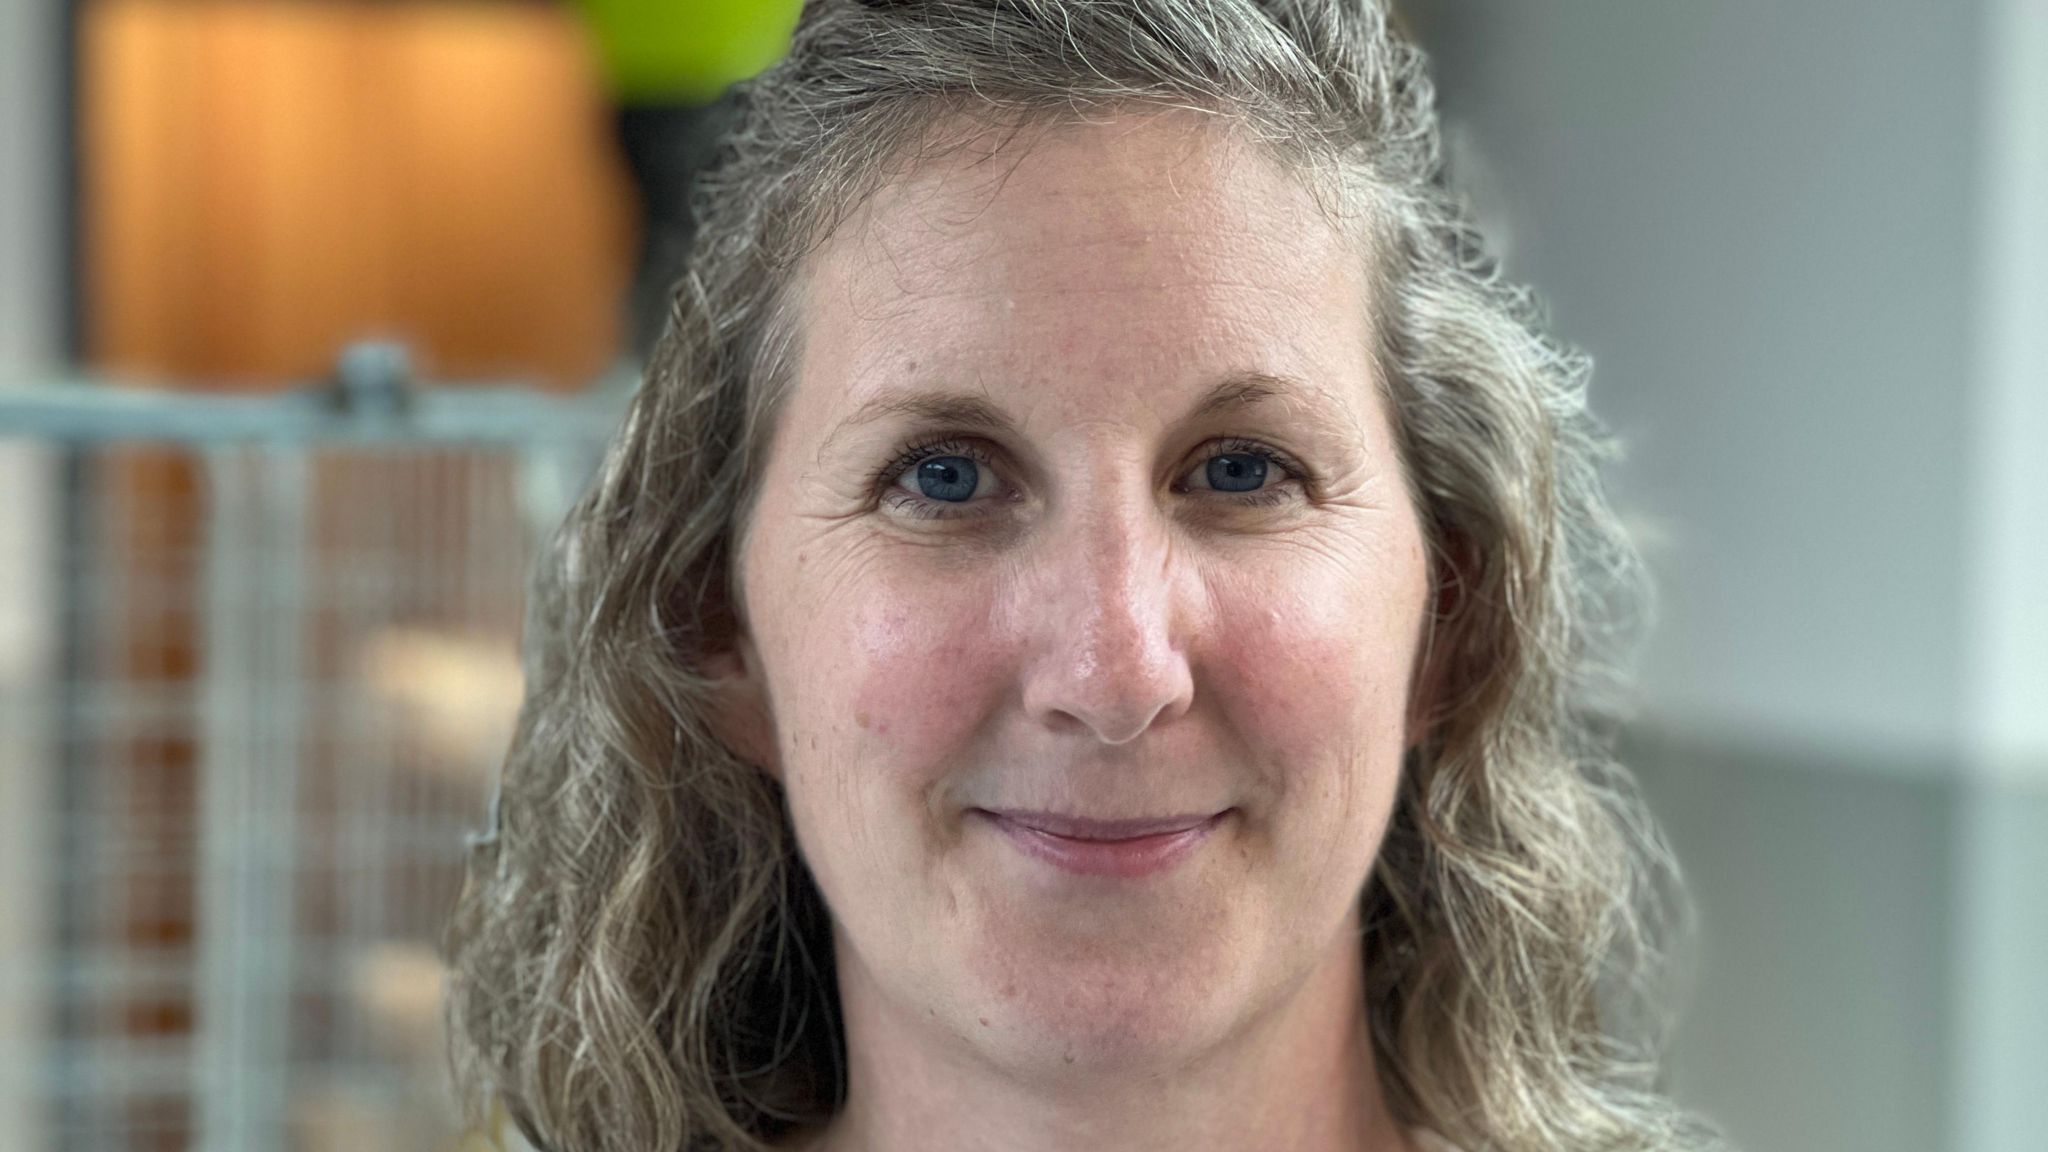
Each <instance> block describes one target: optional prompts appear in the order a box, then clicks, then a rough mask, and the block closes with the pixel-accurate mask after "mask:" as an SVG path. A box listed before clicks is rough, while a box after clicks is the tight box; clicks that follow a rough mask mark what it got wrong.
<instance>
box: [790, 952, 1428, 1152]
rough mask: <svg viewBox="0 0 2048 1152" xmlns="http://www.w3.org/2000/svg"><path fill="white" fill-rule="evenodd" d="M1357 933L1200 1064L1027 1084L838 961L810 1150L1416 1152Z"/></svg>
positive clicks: (844, 958) (804, 1142) (1102, 1071)
mask: <svg viewBox="0 0 2048 1152" xmlns="http://www.w3.org/2000/svg"><path fill="white" fill-rule="evenodd" d="M1355 929H1356V926H1355V924H1354V925H1349V926H1347V930H1346V931H1343V932H1340V933H1338V935H1337V939H1336V940H1335V941H1334V942H1333V943H1332V946H1331V948H1330V949H1329V950H1328V952H1327V954H1326V955H1325V957H1324V958H1323V960H1322V962H1321V963H1320V964H1319V965H1318V966H1317V968H1316V969H1315V970H1314V971H1313V972H1311V973H1310V974H1309V976H1308V977H1307V978H1306V979H1305V980H1303V981H1302V982H1301V983H1300V984H1299V985H1298V986H1296V987H1295V988H1294V989H1293V990H1292V992H1291V994H1289V995H1287V996H1286V997H1284V998H1282V999H1281V1000H1280V1001H1279V1002H1278V1003H1276V1004H1274V1005H1273V1006H1272V1007H1271V1008H1270V1009H1269V1010H1267V1011H1266V1012H1264V1013H1263V1014H1261V1015H1260V1016H1258V1017H1256V1018H1254V1019H1252V1020H1250V1021H1248V1022H1247V1023H1246V1025H1245V1026H1244V1027H1242V1028H1239V1029H1237V1030H1236V1031H1235V1032H1233V1033H1232V1034H1231V1035H1230V1037H1229V1039H1228V1041H1226V1042H1225V1043H1223V1044H1221V1045H1218V1046H1217V1047H1216V1048H1215V1049H1213V1050H1211V1051H1210V1052H1208V1053H1206V1054H1204V1055H1203V1057H1202V1058H1201V1059H1200V1060H1199V1061H1197V1062H1194V1063H1191V1064H1184V1065H1180V1066H1177V1067H1175V1068H1172V1069H1160V1068H1143V1069H1116V1068H1096V1069H1091V1070H1089V1071H1088V1073H1087V1075H1086V1076H1085V1078H1083V1077H1077V1078H1075V1079H1072V1080H1067V1081H1062V1082H1059V1083H1046V1082H1029V1081H1026V1080H1023V1079H1020V1078H1018V1077H1015V1076H1005V1075H1004V1074H1003V1070H1002V1069H1000V1068H997V1067H993V1066H991V1065H990V1064H988V1063H987V1062H985V1061H983V1060H980V1059H978V1058H976V1056H975V1055H974V1054H973V1053H972V1052H971V1050H969V1049H967V1048H965V1047H964V1046H963V1045H962V1044H961V1043H960V1042H959V1041H958V1040H956V1039H955V1038H953V1037H950V1036H948V1035H944V1034H940V1033H938V1032H937V1030H936V1029H935V1028H933V1026H932V1024H933V1022H932V1021H930V1020H929V1019H925V1020H919V1019H918V1018H917V1015H918V1014H917V1013H915V1012H914V1011H910V1012H905V1011H902V1010H900V1009H899V1007H898V1006H895V1005H891V1004H888V1003H886V1002H884V1001H883V1000H882V998H881V997H880V996H879V995H877V990H876V988H875V986H874V985H873V984H872V983H871V982H869V981H867V980H866V979H864V978H863V976H862V974H861V973H860V971H859V966H858V964H857V963H849V962H848V954H847V953H846V952H844V951H841V952H840V956H841V970H840V989H841V1001H842V1005H843V1011H844V1020H845V1024H846V1038H847V1100H846V1106H845V1107H844V1108H843V1109H841V1111H840V1113H839V1115H838V1116H836V1117H835V1118H834V1120H833V1122H832V1123H831V1124H830V1125H829V1126H827V1127H826V1128H824V1129H823V1130H821V1131H819V1132H816V1133H811V1134H807V1136H806V1137H805V1138H802V1139H801V1141H800V1142H792V1146H793V1147H800V1148H803V1149H805V1152H1054V1150H1056V1149H1071V1148H1089V1149H1100V1150H1102V1152H1186V1150H1188V1149H1195V1148H1286V1149H1290V1150H1293V1152H1411V1149H1412V1145H1411V1144H1410V1143H1409V1142H1408V1140H1407V1137H1406V1135H1405V1134H1404V1133H1403V1132H1402V1130H1401V1129H1400V1127H1399V1126H1398V1125H1397V1124H1396V1123H1395V1122H1394V1120H1393V1118H1392V1116H1391V1114H1390V1113H1389V1112H1388V1110H1387V1108H1386V1103H1385V1099H1384V1097H1383V1095H1382V1093H1381V1091H1380V1086H1379V1078H1378V1074H1377V1070H1376V1069H1375V1067H1374V1062H1373V1053H1372V1044H1371V1041H1370V1038H1369V1034H1368V1032H1367V1030H1366V1025H1365V1013H1364V968H1363V959H1362V956H1361V953H1360V945H1359V936H1358V933H1357V931H1356V930H1355Z"/></svg>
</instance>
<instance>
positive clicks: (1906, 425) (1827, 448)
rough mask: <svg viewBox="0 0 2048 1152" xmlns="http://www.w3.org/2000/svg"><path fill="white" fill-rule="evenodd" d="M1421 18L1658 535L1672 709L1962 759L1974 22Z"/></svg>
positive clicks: (1922, 15) (1927, 6)
mask: <svg viewBox="0 0 2048 1152" xmlns="http://www.w3.org/2000/svg"><path fill="white" fill-rule="evenodd" d="M1414 7H1415V8H1416V10H1417V11H1418V12H1419V13H1420V14H1422V16H1423V17H1424V23H1425V26H1426V27H1427V29H1428V35H1429V38H1430V40H1431V42H1432V45H1433V46H1434V47H1436V48H1437V49H1438V51H1437V56H1438V63H1439V70H1440V75H1441V79H1442V81H1443V87H1444V89H1445V103H1446V108H1447V112H1448V113H1449V114H1450V115H1452V116H1453V117H1455V118H1457V119H1459V120H1461V121H1463V122H1464V123H1466V124H1467V125H1468V126H1469V128H1470V131H1471V133H1472V135H1473V137H1474V139H1475V141H1476V143H1477V145H1478V147H1479V149H1480V150H1481V152H1482V154H1483V155H1484V156H1485V157H1486V158H1487V159H1488V161H1489V162H1490V163H1491V165H1492V167H1493V169H1494V170H1495V174H1496V176H1497V182H1498V189H1497V191H1498V201H1499V205H1500V208H1501V210H1502V211H1503V212H1505V213H1506V214H1507V215H1508V217H1509V219H1510V220H1511V222H1512V224H1513V228H1514V234H1515V248H1514V252H1513V254H1512V255H1513V262H1512V264H1511V266H1510V269H1509V270H1510V272H1511V273H1512V274H1515V275H1518V276H1521V277H1523V278H1526V279H1528V280H1531V281H1533V282H1534V283H1535V284H1536V285H1538V287H1539V289H1540V290H1541V291H1542V293H1543V294H1544V295H1545V297H1546V298H1547V299H1548V300H1549V301H1550V302H1551V304H1552V306H1553V308H1554V313H1555V317H1556V319H1557V322H1558V326H1559V328H1560V329H1561V331H1562V333H1563V335H1564V336H1565V337H1566V338H1568V339H1573V340H1577V341H1580V342H1583V343H1585V344H1586V345H1587V346H1588V347H1589V348H1590V349H1591V350H1592V352H1593V353H1594V356H1595V360H1596V363H1597V370H1596V374H1595V380H1594V396H1595V406H1596V408H1597V409H1598V410H1599V411H1600V412H1602V413H1603V414H1604V415H1605V416H1606V417H1607V419H1608V420H1609V421H1610V422H1612V423H1613V424H1614V425H1615V426H1616V427H1617V429H1618V430H1619V431H1621V432H1622V433H1623V434H1624V437H1625V438H1626V440H1627V441H1628V443H1629V444H1630V446H1631V451H1632V457H1631V460H1630V463H1629V464H1628V466H1627V467H1626V468H1625V469H1624V470H1623V472H1622V477H1623V481H1624V484H1623V492H1624V495H1625V496H1626V497H1627V501H1628V503H1629V504H1630V506H1631V508H1632V510H1633V511H1635V512H1636V513H1637V514H1638V515H1641V516H1645V517H1648V518H1650V519H1651V520H1654V521H1656V522H1659V523H1663V524H1667V525H1669V526H1670V536H1671V539H1670V543H1669V546H1668V549H1667V550H1666V551H1664V552H1663V553H1662V554H1661V555H1659V556H1657V557H1656V559H1657V560H1658V561H1659V568H1660V575H1661V576H1662V577H1663V582H1664V590H1665V594H1666V599H1665V618H1664V619H1663V621H1662V625H1661V628H1660V630H1659V633H1658V635H1657V639H1656V641H1655V644H1654V645H1653V647H1652V648H1651V650H1650V651H1649V653H1648V655H1647V663H1646V667H1645V669H1644V672H1645V677H1646V681H1647V684H1648V686H1649V690H1650V699H1649V703H1650V706H1651V707H1652V708H1653V710H1654V711H1655V712H1656V714H1657V716H1658V718H1659V720H1660V722H1662V723H1665V724H1668V725H1671V726H1675V727H1679V728H1683V729H1688V730H1697V731H1716V730H1726V729H1727V728H1729V727H1731V726H1733V727H1735V728H1738V729H1739V730H1742V731H1745V732H1749V733H1753V734H1757V735H1758V736H1760V737H1762V738H1765V739H1769V740H1772V741H1773V742H1776V741H1781V740H1795V741H1801V742H1807V743H1812V744H1818V745H1826V746H1830V747H1833V746H1837V745H1839V744H1840V742H1841V741H1842V740H1843V739H1844V738H1845V737H1853V738H1854V739H1856V740H1857V741H1858V742H1860V743H1862V744H1866V745H1868V746H1871V747H1873V748H1890V749H1894V750H1896V749H1899V748H1901V747H1905V748H1911V749H1912V750H1914V751H1915V752H1922V753H1925V752H1931V751H1934V750H1938V749H1941V748H1945V747H1949V746H1952V745H1953V742H1954V741H1955V739H1956V737H1957V736H1958V735H1959V734H1960V732H1961V725H1962V723H1963V720H1962V713H1963V704H1962V699H1961V688H1960V685H1961V683H1962V680H1963V676H1962V672H1963V668H1964V663H1965V658H1964V652H1963V641H1962V637H1963V635H1964V628H1963V626H1962V625H1963V616H1962V605H1963V596H1962V592H1963V588H1964V586H1965V581H1966V579H1967V576H1966V573H1967V568H1966V563H1965V555H1964V553H1965V545H1966V535H1965V532H1966V529H1965V522H1964V521H1963V520H1962V519H1961V518H1960V517H1959V516H1958V511H1959V510H1960V509H1961V508H1962V507H1963V506H1964V485H1965V474H1966V472H1965V469H1964V468H1963V467H1962V462H1963V460H1964V459H1965V455H1966V452H1967V445H1968V437H1969V434H1970V430H1971V418H1970V412H1969V404H1968V390H1969V387H1970V379H1969V372H1970V365H1971V360H1972V339H1973V336H1974V335H1975V333H1974V330H1973V328H1972V325H1971V319H1970V317H1971V312H1970V301H1971V296H1972V290H1973V288H1974V284H1973V282H1972V256H1973V253H1972V244H1973V241H1974V239H1975V230H1974V222H1973V220H1972V218H1971V215H1970V212H1969V208H1970V206H1971V205H1973V204H1974V203H1975V201H1976V187H1975V181H1976V173H1975V171H1974V169H1973V159H1974V156H1975V151H1974V147H1975V142H1976V140H1977V137H1978V134H1979V132H1980V130H1981V129H1980V124H1979V117H1978V114H1977V100H1978V87H1977V80H1976V77H1977V75H1978V69H1977V64H1978V57H1979V52H1980V46H1979V39H1980V37H1979V35H1978V30H1977V19H1978V17H1977V15H1976V9H1977V5H1976V4H1974V3H1956V2H1954V0H1884V2H1883V3H1881V4H1872V3H1870V2H1869V0H1801V2H1800V3H1796V4H1786V3H1783V2H1782V0H1715V2H1714V3H1704V4H1703V3H1678V2H1644V0H1570V2H1563V0H1513V2H1510V0H1438V2H1434V3H1418V4H1415V5H1414ZM1902 652H1904V653H1911V654H1912V657H1911V658H1910V659H1900V658H1899V655H1898V654H1899V653H1902Z"/></svg>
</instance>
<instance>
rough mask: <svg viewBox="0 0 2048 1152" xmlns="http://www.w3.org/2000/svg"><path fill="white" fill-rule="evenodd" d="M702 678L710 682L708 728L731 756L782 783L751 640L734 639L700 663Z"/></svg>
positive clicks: (771, 721) (744, 637) (765, 692)
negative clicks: (730, 647)
mask: <svg viewBox="0 0 2048 1152" xmlns="http://www.w3.org/2000/svg"><path fill="white" fill-rule="evenodd" d="M702 671H703V674H704V675H705V676H707V677H709V678H710V679H711V680H712V682H713V697H712V710H711V728H712V731H713V732H714V733H715V734H716V735H717V736H718V738H719V739H720V740H722V741H724V742H725V746H726V747H727V748H729V749H731V750H732V753H733V755H735V756H737V757H739V758H740V759H741V760H744V761H746V762H747V763H749V764H752V765H754V766H755V767H757V768H759V769H761V770H762V771H763V772H766V773H768V775H770V776H772V777H774V778H775V779H776V781H777V782H780V781H781V780H782V759H781V757H780V756H779V755H778V754H777V752H776V740H775V720H774V713H773V712H772V711H771V710H770V708H769V706H768V686H767V683H766V681H765V680H763V679H762V677H761V658H760V654H759V653H757V652H756V651H755V650H754V641H753V638H752V637H750V636H747V635H745V634H741V635H740V636H739V637H738V642H737V647H736V648H735V649H733V650H728V651H721V652H716V653H713V654H712V655H710V656H708V657H706V658H705V659H704V661H703V668H702Z"/></svg>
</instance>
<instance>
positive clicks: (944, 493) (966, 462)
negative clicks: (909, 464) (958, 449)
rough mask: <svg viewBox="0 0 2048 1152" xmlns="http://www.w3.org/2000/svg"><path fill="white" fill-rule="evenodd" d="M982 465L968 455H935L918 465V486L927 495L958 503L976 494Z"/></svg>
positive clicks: (939, 499)
mask: <svg viewBox="0 0 2048 1152" xmlns="http://www.w3.org/2000/svg"><path fill="white" fill-rule="evenodd" d="M980 480H981V466H980V465H979V464H977V463H975V462H974V460H973V458H972V457H968V456H934V457H932V458H931V459H929V460H926V461H925V462H924V463H922V464H919V465H918V466H917V487H918V490H919V491H921V492H923V493H924V494H925V495H926V496H929V497H931V498H932V499H934V500H938V501H941V502H944V503H958V502H961V501H965V500H966V499H968V498H969V497H971V496H973V495H974V489H975V487H976V486H977V485H978V484H979V482H980Z"/></svg>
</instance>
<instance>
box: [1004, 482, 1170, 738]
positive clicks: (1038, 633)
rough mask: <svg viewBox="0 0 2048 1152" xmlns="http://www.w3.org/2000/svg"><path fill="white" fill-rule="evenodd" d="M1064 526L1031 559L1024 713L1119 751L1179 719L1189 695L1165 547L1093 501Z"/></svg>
mask: <svg viewBox="0 0 2048 1152" xmlns="http://www.w3.org/2000/svg"><path fill="white" fill-rule="evenodd" d="M1074 519H1075V522H1074V523H1072V524H1070V525H1067V526H1065V527H1063V528H1058V529H1055V530H1054V531H1053V532H1051V533H1049V534H1048V537H1047V539H1045V540H1044V541H1043V542H1042V544H1041V547H1042V548H1043V552H1042V553H1041V555H1040V556H1039V557H1037V558H1036V559H1038V560H1039V561H1040V563H1038V564H1037V565H1035V566H1034V569H1035V573H1036V579H1035V580H1034V581H1033V582H1032V585H1031V592H1030V593H1029V594H1030V596H1031V603H1030V604H1029V605H1027V606H1026V610H1027V611H1028V612H1029V613H1030V614H1031V616H1032V617H1033V620H1032V623H1033V628H1032V635H1033V636H1034V638H1035V639H1036V643H1035V645H1034V647H1033V649H1032V660H1031V662H1030V664H1029V666H1028V670H1027V673H1026V681H1025V684H1024V706H1025V709H1026V711H1027V712H1028V713H1029V714H1030V715H1031V716H1032V718H1034V719H1035V720H1037V721H1038V722H1040V723H1042V724H1045V725H1047V726H1048V727H1055V728H1057V727H1061V726H1072V725H1073V724H1075V723H1077V722H1078V723H1079V724H1081V725H1085V726H1086V728H1087V729H1088V730H1089V731H1092V732H1093V733H1094V734H1095V736H1096V738H1097V739H1099V740H1101V741H1102V742H1103V743H1105V744H1124V743H1127V742H1129V741H1131V740H1134V739H1136V738H1137V737H1138V736H1139V735H1140V734H1141V733H1143V732H1144V731H1145V730H1146V729H1148V728H1150V727H1151V726H1152V725H1153V724H1155V723H1158V722H1160V721H1161V720H1169V719H1172V718H1173V717H1174V716H1178V715H1179V714H1181V713H1182V712H1185V711H1186V710H1187V708H1188V705H1189V703H1190V701H1191V699H1192V698H1193V695H1194V677H1193V675H1192V673H1191V671H1190V669H1189V667H1188V661H1187V657H1186V655H1185V653H1184V651H1183V648H1184V647H1185V644H1184V641H1185V637H1184V636H1183V635H1181V630H1182V618H1183V615H1184V614H1183V612H1182V611H1181V610H1180V608H1181V604H1180V597H1179V596H1178V595H1177V594H1176V582H1177V576H1178V575H1179V574H1178V573H1176V571H1175V561H1174V549H1173V541H1172V539H1171V536H1170V533H1169V531H1168V530H1167V528H1166V527H1165V526H1164V525H1162V524H1161V523H1160V522H1159V521H1158V518H1157V517H1152V516H1148V515H1146V514H1144V513H1143V512H1141V511H1132V510H1130V508H1129V505H1128V504H1112V503H1111V502H1109V501H1106V500H1105V501H1101V502H1099V503H1097V504H1095V505H1094V506H1091V507H1090V508H1089V509H1087V510H1085V511H1084V512H1082V513H1079V514H1077V515H1076V517H1075V518H1074Z"/></svg>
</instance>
